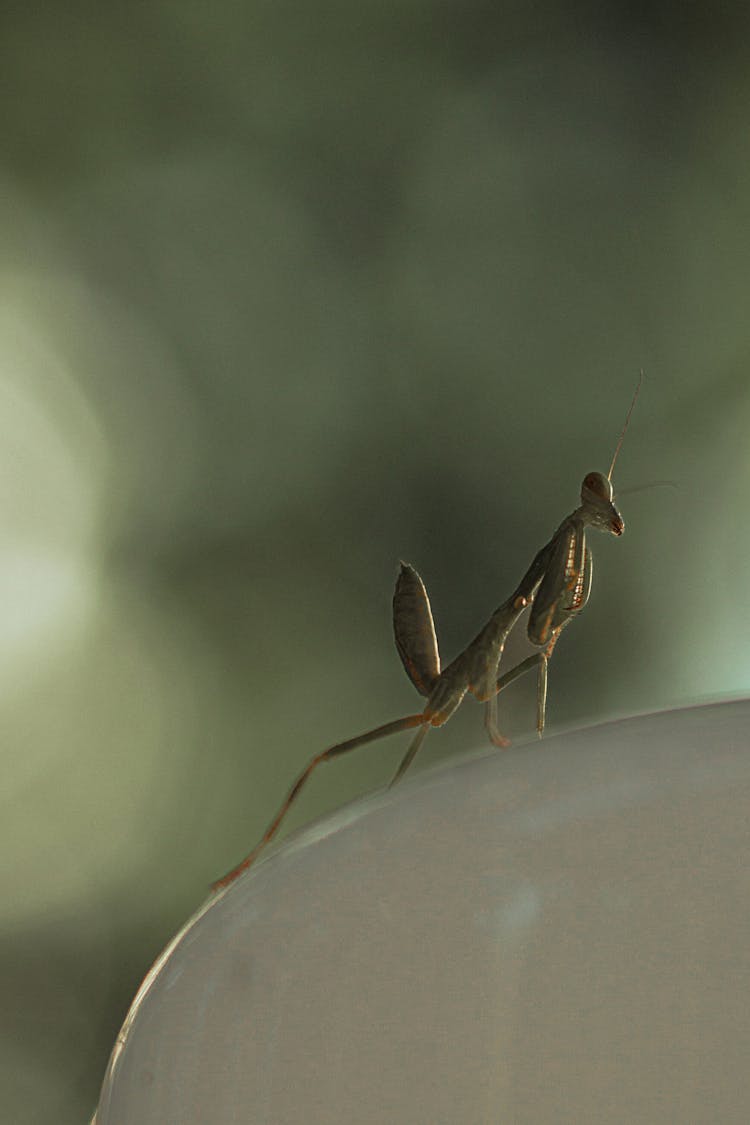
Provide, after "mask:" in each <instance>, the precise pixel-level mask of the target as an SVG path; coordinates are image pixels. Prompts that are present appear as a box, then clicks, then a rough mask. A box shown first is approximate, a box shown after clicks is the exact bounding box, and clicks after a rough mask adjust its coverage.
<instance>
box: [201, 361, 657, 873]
mask: <svg viewBox="0 0 750 1125" xmlns="http://www.w3.org/2000/svg"><path fill="white" fill-rule="evenodd" d="M642 381H643V372H641V375H640V378H639V380H638V386H637V387H636V390H635V394H634V395H633V399H632V402H631V403H630V408H629V410H628V413H627V416H626V418H625V423H624V425H623V427H622V430H621V432H620V437H619V439H618V442H617V446H616V448H615V452H614V456H613V458H612V464H611V465H610V467H609V472H608V473H607V475H606V476H604V475H603V474H602V473H597V472H591V473H587V474H586V476H585V477H584V478H583V483H582V485H581V504H580V506H579V507H578V508H576V510H575V511H574V512H571V513H570V515H569V516H566V517H565V519H564V520H563V521H562V523H561V524H560V526H559V527H558V529H557V531H556V532H555V534H554V535H553V536H552V538H551V539H550V541H549V542H548V543H546V544H545V545H544V547H542V548H541V550H540V551H538V552H537V554H536V556H535V557H534V560H533V561H532V563H531V566H530V567H529V569H528V570H527V571H526V573H525V574H524V576H523V578H522V579H521V581H520V582H519V584H518V586H517V587H516V589H515V590H514V591H513V593H512V594H511V595H510V597H509V598H508V599H507V601H504V602H503V604H502V605H501V606H499V607H498V609H496V610H495V612H494V613H493V614H492V616H491V617H490V619H489V621H488V622H487V624H486V625H485V626H484V628H483V629H482V630H481V631H480V632H479V633H478V634H477V635H476V637H475V638H474V640H473V641H471V643H470V644H469V645H467V647H466V648H465V649H464V650H463V652H460V653H459V654H458V656H457V657H456V658H455V660H453V661H452V663H450V664H448V665H447V667H445V668H443V669H442V670H441V666H440V654H439V651H438V643H437V636H436V634H435V625H434V622H433V619H432V610H431V608H430V601H429V598H428V597H427V591H426V589H425V587H424V583H423V582H422V579H421V578H420V577H419V575H418V574H417V572H416V570H415V569H414V567H412V566H409V565H408V564H407V563H403V562H402V563H401V570H400V573H399V576H398V579H397V581H396V590H395V593H394V595H393V631H394V635H395V641H396V648H397V649H398V652H399V655H400V657H401V660H402V662H403V665H404V668H405V670H406V674H407V675H408V677H409V679H410V680H411V682H412V684H413V685H414V687H415V688H416V689H417V691H418V692H419V693H420V694H421V695H423V696H425V697H426V700H427V702H426V704H425V707H424V709H423V710H421V711H417V712H416V713H415V714H413V715H406V716H405V717H404V718H402V719H394V720H393V722H390V723H385V724H384V725H383V726H379V727H375V728H374V729H373V730H368V731H365V733H364V734H359V735H356V736H355V737H354V738H348V739H347V740H346V741H345V742H338V743H336V745H335V746H330V747H328V749H327V750H322V751H321V752H320V753H319V754H316V755H315V757H314V758H312V759H311V760H310V761H309V762H308V763H307V765H306V766H305V768H304V769H303V771H302V773H301V774H300V775H299V777H298V778H297V780H296V781H295V782H294V785H293V786H292V788H291V789H290V790H289V793H288V794H287V796H286V798H285V800H284V802H283V803H282V805H281V807H280V809H279V810H278V812H277V813H276V815H275V817H274V818H273V820H272V821H271V823H270V824H269V826H268V828H267V829H266V831H265V832H264V834H263V836H262V837H261V839H260V840H259V841H258V843H257V844H256V845H255V847H254V848H253V850H252V851H251V852H250V853H249V855H247V856H246V857H245V858H244V859H243V860H242V861H241V862H240V863H238V864H237V866H236V867H233V868H232V870H231V871H229V872H227V874H226V875H224V876H222V878H221V879H218V880H217V881H216V882H215V883H214V884H213V886H212V890H214V891H218V890H220V889H221V888H222V887H226V886H228V885H229V884H230V883H232V882H233V881H234V880H235V879H236V878H237V876H238V875H239V874H240V873H241V872H243V871H245V870H246V869H247V868H248V867H249V866H250V864H251V863H253V861H254V860H255V859H256V858H257V856H258V855H259V853H260V852H261V851H262V849H263V848H264V847H265V846H266V844H268V843H269V842H270V841H271V840H272V839H273V837H274V836H275V835H276V832H277V831H278V829H279V827H280V825H281V822H282V820H283V819H284V817H285V816H286V814H287V812H288V811H289V809H290V807H291V805H292V804H293V802H294V801H295V800H296V799H297V797H298V796H299V793H300V790H301V789H302V787H303V785H304V784H305V782H306V781H307V779H308V778H309V777H310V775H311V773H312V772H313V770H314V769H315V768H316V767H317V766H319V765H321V764H322V763H323V762H328V761H330V760H331V759H332V758H336V757H338V756H339V755H340V754H346V753H348V751H350V750H355V749H356V748H357V747H358V746H365V745H366V744H367V743H368V742H375V741H377V740H378V739H381V738H386V737H388V735H391V734H398V733H399V732H400V731H405V730H413V729H416V734H415V735H414V737H413V739H412V741H411V743H410V744H409V748H408V750H407V751H406V754H405V755H404V757H403V759H402V761H401V764H400V765H399V767H398V769H397V770H396V774H395V776H394V778H393V780H392V781H391V785H395V783H396V782H397V781H399V780H400V778H401V777H402V776H403V775H404V773H405V772H406V770H407V769H408V768H409V766H410V765H411V763H412V762H413V760H414V758H415V756H416V754H417V752H418V751H419V749H420V747H421V745H422V743H423V742H424V740H425V737H426V735H427V732H428V731H429V730H430V728H431V727H441V726H443V724H444V723H446V722H447V721H448V719H449V718H450V717H451V715H452V714H453V712H454V711H455V710H456V709H457V707H458V706H459V705H460V704H461V702H462V701H463V699H464V696H465V695H466V694H467V693H470V694H471V695H473V696H474V698H475V699H477V700H479V701H480V702H482V703H484V704H485V727H486V729H487V733H488V735H489V737H490V740H491V741H492V743H493V744H494V745H495V746H499V747H506V746H509V745H510V742H509V740H508V739H507V738H506V737H505V736H504V735H503V734H502V733H501V731H500V728H499V726H498V722H497V697H498V694H499V693H500V692H501V691H502V690H503V688H506V687H508V685H509V684H511V683H513V681H514V680H517V679H518V677H519V676H522V675H523V674H524V673H525V672H529V671H531V669H532V668H536V669H537V731H538V733H539V735H540V736H541V735H542V733H543V731H544V720H545V713H546V701H547V665H548V662H549V658H550V656H551V655H552V650H553V649H554V647H555V645H556V644H557V640H558V638H559V636H560V633H561V632H562V630H563V629H564V628H565V626H566V625H567V624H568V623H569V622H570V621H572V620H573V618H574V617H575V616H576V615H577V614H579V613H580V612H581V610H582V609H583V607H584V606H585V605H586V602H587V601H588V599H589V594H590V592H591V577H592V562H591V551H590V550H589V548H588V547H587V545H586V530H587V528H589V527H591V528H596V530H597V531H605V532H609V533H610V534H612V535H617V536H620V535H622V533H623V531H624V530H625V523H624V521H623V518H622V516H621V515H620V513H619V511H618V510H617V507H616V506H615V503H614V491H613V487H612V472H613V470H614V467H615V462H616V461H617V456H618V454H619V452H620V447H621V446H622V442H623V438H624V437H625V432H626V430H627V428H628V424H629V422H630V416H631V414H632V413H633V407H634V406H635V403H636V399H637V398H638V394H639V392H640V389H641V383H642ZM529 605H530V606H531V612H530V614H529V620H528V625H527V634H528V638H529V640H530V641H531V643H532V645H534V647H535V648H538V649H539V650H540V651H539V652H535V653H533V654H532V655H531V656H528V657H527V658H526V659H525V660H522V661H521V662H520V663H519V664H517V665H516V666H515V667H514V668H511V669H510V671H509V672H505V673H504V674H503V675H501V676H498V669H499V665H500V660H501V658H502V655H503V649H504V648H505V642H506V640H507V639H508V635H509V633H510V632H511V630H512V628H513V626H514V625H515V624H516V622H517V620H518V618H519V617H520V615H521V614H522V613H523V611H524V609H526V607H527V606H529Z"/></svg>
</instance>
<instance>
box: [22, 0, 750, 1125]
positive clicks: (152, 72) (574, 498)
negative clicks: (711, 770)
mask: <svg viewBox="0 0 750 1125" xmlns="http://www.w3.org/2000/svg"><path fill="white" fill-rule="evenodd" d="M748 20H749V17H748V14H747V9H746V6H745V5H741V4H739V3H737V4H735V5H732V4H728V5H723V6H722V7H721V9H719V8H717V6H716V5H713V4H709V3H696V4H692V5H689V6H682V5H674V6H673V5H669V4H658V3H657V4H652V5H646V4H634V3H626V2H624V0H623V2H622V3H620V4H616V3H614V4H609V5H601V4H590V5H587V4H585V3H579V4H562V3H555V2H553V0H547V2H543V3H542V4H536V5H524V4H513V3H507V4H502V3H501V4H491V3H487V2H486V0H400V2H398V3H394V2H388V0H357V2H355V3H342V2H338V3H337V2H335V0H322V2H318V3H311V4H304V3H296V4H290V3H283V2H278V0H277V2H275V3H261V2H256V0H250V2H248V3H242V4H240V3H232V2H230V0H225V2H223V3H221V2H220V3H219V4H217V5H214V6H213V7H211V6H208V5H205V4H196V3H191V2H190V0H187V2H186V0H180V2H179V3H170V2H168V0H163V2H159V0H156V2H155V3H153V4H149V5H135V6H134V5H124V4H122V5H120V4H110V5H94V4H91V3H84V2H76V0H73V2H72V3H69V4H67V5H65V6H64V10H63V8H61V7H60V6H59V5H56V4H52V3H49V2H48V3H46V4H45V3H41V4H37V5H34V6H30V7H28V8H22V7H21V6H15V7H11V6H6V7H4V9H3V12H2V15H1V16H0V84H1V88H2V101H1V102H0V104H1V105H2V120H3V126H2V138H3V143H2V149H1V150H0V193H1V194H2V208H1V209H0V248H1V254H0V458H1V459H2V467H1V472H0V512H1V520H2V537H1V538H0V591H2V606H3V613H2V618H1V619H0V658H1V660H2V664H1V665H0V723H1V724H2V757H3V785H2V804H3V813H2V844H3V846H2V854H3V855H4V857H5V863H4V864H3V873H4V874H3V890H2V914H1V924H0V962H1V966H2V968H1V971H2V980H3V1004H2V1013H3V1014H2V1020H3V1027H2V1052H1V1061H0V1082H1V1084H2V1102H3V1107H4V1108H3V1117H4V1119H5V1120H7V1121H13V1122H14V1123H15V1122H17V1123H22V1125H26V1123H42V1122H45V1123H46V1122H49V1121H55V1122H62V1123H67V1122H71V1123H72V1122H81V1121H83V1120H86V1119H87V1115H88V1114H90V1112H91V1110H92V1109H93V1106H94V1104H95V1101H96V1098H97V1094H98V1087H99V1083H100V1081H101V1078H102V1075H103V1072H104V1067H105V1065H106V1060H107V1056H108V1054H109V1050H110V1048H111V1046H112V1043H113V1040H114V1037H115V1035H116V1033H117V1030H118V1028H119V1025H120V1023H121V1022H122V1019H123V1017H124V1015H125V1012H126V1010H127V1007H128V1004H129V1002H130V1000H131V998H132V996H133V994H134V992H135V990H136V988H137V986H138V984H139V982H140V980H141V978H142V976H143V974H144V973H145V971H146V970H147V969H148V967H149V965H150V963H151V962H152V960H153V959H154V957H155V956H156V955H157V953H158V952H159V951H160V949H161V948H162V947H163V945H164V944H165V942H166V941H167V940H168V939H169V937H170V936H171V935H172V933H173V932H174V931H175V929H176V928H177V927H178V926H179V925H180V924H181V922H182V921H183V920H184V919H185V918H186V917H187V915H188V914H189V913H190V912H191V911H192V910H193V909H194V908H195V907H196V905H197V904H198V903H199V902H200V901H201V900H202V898H203V897H204V895H205V892H206V888H207V886H208V884H209V883H210V882H211V880H212V879H214V878H216V877H217V876H218V875H220V874H221V873H222V872H223V871H225V870H226V869H227V867H229V866H230V865H231V864H233V863H234V862H235V861H236V860H238V859H239V858H240V857H241V856H242V855H243V854H244V853H245V852H246V851H247V849H248V848H249V846H250V845H251V844H252V843H254V841H255V839H256V837H257V836H258V834H259V832H260V831H261V830H262V828H263V827H264V825H265V823H266V821H267V820H268V818H269V816H270V815H271V813H272V812H273V811H274V809H275V808H276V806H277V804H278V802H279V800H280V798H281V797H282V795H283V793H284V792H285V790H286V787H287V786H288V784H289V783H290V781H291V779H292V777H293V776H294V774H295V772H296V771H297V770H298V769H299V768H300V766H301V765H302V763H303V762H305V761H306V760H307V759H308V758H309V757H310V756H311V754H313V753H314V752H316V751H317V750H319V749H322V748H323V747H324V746H325V745H327V744H329V743H331V742H335V741H338V740H339V739H341V738H345V737H348V736H350V735H353V734H355V733H358V732H359V731H362V730H365V729H366V728H368V727H370V726H374V725H376V724H378V723H381V722H384V721H386V720H388V719H391V718H395V717H397V716H399V715H402V714H406V713H408V712H410V711H412V710H414V709H415V705H416V704H417V702H418V700H417V697H416V696H415V694H414V693H413V690H412V688H411V687H410V685H409V684H408V682H407V680H406V677H405V676H404V674H403V671H402V669H401V666H400V663H399V660H398V657H397V655H396V653H395V650H394V647H393V643H392V637H391V622H390V599H391V594H392V587H393V581H394V579H395V575H396V568H397V562H398V559H399V558H405V559H408V560H409V561H411V562H413V563H414V565H415V566H417V568H418V569H419V571H420V572H421V574H422V575H423V577H424V579H425V582H426V584H427V587H428V590H429V592H430V595H431V598H432V603H433V610H434V612H435V616H436V621H437V627H438V633H439V636H440V640H441V648H442V652H443V656H444V658H446V659H450V658H452V656H453V655H454V654H455V653H456V651H457V650H458V649H459V648H460V647H462V646H463V645H464V644H465V643H466V642H467V641H468V640H469V639H470V638H471V637H472V636H473V635H474V634H475V633H476V632H477V630H478V628H479V627H480V625H481V624H483V622H484V621H485V620H486V618H487V616H488V615H489V613H490V612H491V611H492V610H493V609H494V608H495V607H496V605H498V604H499V602H500V601H502V600H504V598H505V597H506V596H507V595H508V594H509V593H510V591H511V590H512V589H513V587H514V586H515V584H516V582H517V581H518V579H519V578H520V576H521V575H522V574H523V572H524V570H525V569H526V567H527V565H528V563H529V562H530V561H531V558H532V557H533V555H534V553H535V551H536V550H537V549H538V548H539V547H540V546H541V545H542V544H543V543H544V542H545V541H546V540H547V539H548V538H549V536H550V535H551V534H552V532H553V531H554V529H555V528H556V526H557V524H558V523H559V522H560V520H561V519H562V518H563V517H564V516H565V515H566V514H567V513H568V512H569V511H571V510H572V508H574V507H575V506H576V505H577V503H578V490H579V487H580V481H581V478H582V477H583V475H584V473H586V472H587V471H589V470H591V469H600V470H602V471H605V472H606V470H607V468H608V466H609V461H610V458H611V455H612V451H613V448H614V444H615V441H616V438H617V435H618V432H619V430H620V427H621V425H622V422H623V419H624V416H625V413H626V410H627V407H628V404H629V401H630V398H631V395H632V393H633V389H634V387H635V383H636V380H637V376H638V371H639V369H640V368H644V370H645V372H646V379H645V382H644V386H643V391H642V394H641V398H640V401H639V403H638V406H637V408H636V411H635V413H634V415H633V420H632V425H631V428H630V431H629V433H628V436H627V440H626V442H625V445H624V447H623V451H622V455H621V458H620V460H619V463H618V467H617V472H616V474H615V484H616V486H617V487H618V488H619V489H620V490H623V491H624V490H626V489H628V488H633V487H636V486H640V485H644V484H649V483H651V482H655V481H662V480H669V481H672V482H673V483H674V485H675V486H676V487H674V488H670V489H665V488H652V489H650V490H646V491H640V492H634V493H633V494H632V495H630V496H623V497H622V499H621V510H622V512H623V515H624V517H625V521H626V534H625V536H624V537H623V538H622V540H619V541H618V540H615V539H612V538H605V537H604V536H599V535H595V536H594V537H593V538H592V546H593V550H594V559H595V567H594V570H595V574H594V588H593V593H592V598H591V602H590V603H589V606H588V608H587V609H586V612H585V614H584V615H583V616H582V617H581V619H580V620H579V621H577V622H576V623H575V624H574V626H572V627H571V628H570V629H569V630H568V631H567V632H566V633H565V635H564V637H563V639H562V641H561V643H560V645H559V646H558V649H557V651H556V653H555V656H554V661H553V664H552V666H551V676H550V695H549V704H548V721H549V728H550V729H551V730H553V731H554V730H555V729H560V728H561V727H563V726H567V725H572V724H580V723H591V722H596V721H600V720H603V719H606V718H607V717H611V716H614V715H623V714H628V713H631V712H637V711H642V710H648V709H651V708H659V707H668V706H672V705H675V704H681V703H686V702H690V701H695V700H699V699H703V698H706V697H708V696H715V695H717V694H721V693H730V694H732V693H733V694H741V693H744V692H745V691H746V690H747V686H748V680H750V657H749V656H748V655H747V652H746V647H747V645H746V638H747V611H746V608H745V605H746V599H745V593H744V585H745V584H744V578H745V569H746V568H745V558H746V555H745V552H746V550H747V546H748V538H749V536H748V532H747V531H746V529H745V526H744V517H745V495H746V492H747V486H748V478H749V476H750V463H749V458H748V425H749V424H750V393H749V391H750V387H749V385H748V371H750V319H749V318H748V314H747V296H748V283H749V282H750V255H749V253H748V250H749V247H748V242H749V241H750V239H749V235H750V227H749V225H748V224H749V219H750V192H749V189H750V175H749V174H750V128H749V125H750V114H749V111H750V67H749V66H748V62H749V61H750V60H749V59H748V54H750V38H749V37H748V30H749V27H748ZM520 634H521V631H520V630H519V636H518V637H517V638H516V640H515V642H514V644H513V645H511V646H510V647H509V652H508V658H509V659H510V660H512V659H518V658H519V657H521V656H523V655H524V653H525V652H526V651H527V650H526V648H525V646H524V641H523V638H522V637H521V635H520ZM534 686H535V685H534V683H533V682H524V681H521V682H519V683H518V684H516V685H514V686H513V688H512V689H511V690H509V691H508V693H507V694H506V696H504V697H503V699H502V703H501V716H502V722H503V726H504V728H505V729H506V730H507V731H508V732H509V733H511V734H512V736H513V737H514V738H515V739H516V740H521V741H523V740H524V739H526V738H530V737H531V736H532V733H533V727H534ZM483 737H484V736H483V728H482V713H481V710H480V709H479V708H478V707H475V706H474V707H473V706H471V705H467V706H466V707H465V708H464V709H463V710H462V712H460V713H459V715H457V716H456V718H455V719H454V721H453V722H452V723H451V724H450V726H449V727H448V728H446V729H445V730H444V731H442V732H439V733H436V734H434V735H433V736H432V737H431V738H430V740H429V741H428V743H427V745H426V748H425V750H424V751H423V754H422V756H421V759H420V762H419V763H418V767H417V768H425V766H429V765H430V764H432V763H435V762H436V761H438V760H440V759H443V758H445V757H446V756H450V755H455V754H458V753H460V752H465V751H468V750H471V749H476V748H478V747H480V746H482V745H483V744H484V743H483ZM403 749H404V740H403V739H401V740H398V739H393V740H391V741H389V742H382V743H379V744H376V745H375V746H374V747H372V748H371V749H370V750H369V751H368V750H365V751H362V752H360V753H359V754H354V755H352V756H351V759H350V760H342V761H341V762H340V763H339V764H337V765H336V766H335V767H331V768H330V769H329V770H327V771H321V773H320V774H319V775H317V776H316V778H315V780H314V781H313V782H311V784H310V786H309V789H308V790H307V791H306V793H305V796H304V799H303V800H301V801H300V803H299V805H298V807H297V810H296V812H295V814H294V816H293V817H290V827H291V826H292V825H297V826H298V825H300V824H301V823H303V822H305V821H306V820H308V819H310V818H311V817H313V816H316V815H320V814H321V813H323V812H324V811H326V810H329V809H331V808H333V807H335V806H337V805H339V804H341V803H342V802H345V801H347V800H349V799H351V798H353V797H354V796H355V795H357V794H359V793H362V792H366V791H368V790H371V789H373V788H375V787H377V786H379V785H381V784H383V783H384V782H385V781H386V780H387V779H388V778H389V776H390V774H391V773H392V771H393V769H394V767H395V764H396V762H397V761H398V760H399V756H400V754H401V753H402V752H403ZM532 750H534V751H536V746H535V744H532V746H531V747H530V751H529V752H532Z"/></svg>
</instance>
